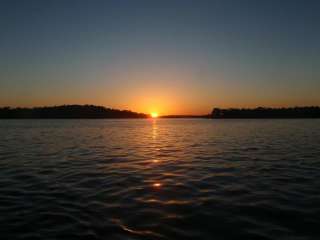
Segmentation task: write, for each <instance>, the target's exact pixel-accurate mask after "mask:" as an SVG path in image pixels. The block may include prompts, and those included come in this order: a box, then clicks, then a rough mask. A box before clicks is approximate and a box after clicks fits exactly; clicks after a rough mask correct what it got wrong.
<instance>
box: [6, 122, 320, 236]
mask: <svg viewBox="0 0 320 240" xmlns="http://www.w3.org/2000/svg"><path fill="white" fill-rule="evenodd" d="M0 136H1V138H0V237H1V239H210V240H211V239H290V240H291V239H320V121H319V120H209V119H157V120H151V119H149V120H2V121H0Z"/></svg>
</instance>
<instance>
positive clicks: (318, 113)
mask: <svg viewBox="0 0 320 240" xmlns="http://www.w3.org/2000/svg"><path fill="white" fill-rule="evenodd" d="M211 118H320V107H292V108H263V107H259V108H253V109H247V108H242V109H239V108H230V109H220V108H214V109H213V111H212V113H211Z"/></svg>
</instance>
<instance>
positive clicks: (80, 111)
mask: <svg viewBox="0 0 320 240" xmlns="http://www.w3.org/2000/svg"><path fill="white" fill-rule="evenodd" d="M150 117H151V116H150V115H149V114H145V113H137V112H133V111H129V110H118V109H112V108H106V107H102V106H95V105H61V106H52V107H34V108H10V107H2V108H0V119H147V118H150ZM159 118H160V119H173V118H175V119H179V118H198V119H199V118H200V119H303V118H305V119H312V118H320V107H318V106H310V107H292V108H264V107H258V108H228V109H220V108H214V109H213V110H212V112H211V114H206V115H164V116H159Z"/></svg>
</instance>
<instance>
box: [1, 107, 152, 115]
mask: <svg viewBox="0 0 320 240" xmlns="http://www.w3.org/2000/svg"><path fill="white" fill-rule="evenodd" d="M146 117H148V115H146V114H143V113H136V112H132V111H128V110H117V109H111V108H105V107H101V106H94V105H63V106H54V107H36V108H10V107H4V108H0V118H146Z"/></svg>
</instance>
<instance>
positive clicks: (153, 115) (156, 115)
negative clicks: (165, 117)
mask: <svg viewBox="0 0 320 240" xmlns="http://www.w3.org/2000/svg"><path fill="white" fill-rule="evenodd" d="M150 116H151V117H152V118H157V117H158V113H157V112H152V113H150Z"/></svg>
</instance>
